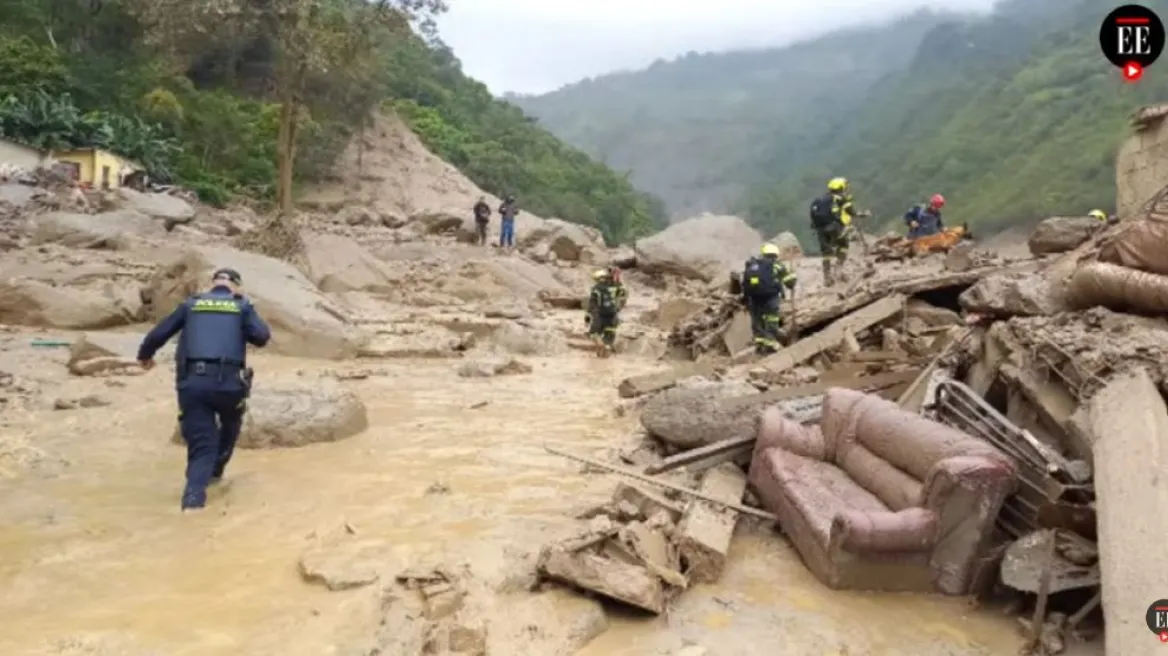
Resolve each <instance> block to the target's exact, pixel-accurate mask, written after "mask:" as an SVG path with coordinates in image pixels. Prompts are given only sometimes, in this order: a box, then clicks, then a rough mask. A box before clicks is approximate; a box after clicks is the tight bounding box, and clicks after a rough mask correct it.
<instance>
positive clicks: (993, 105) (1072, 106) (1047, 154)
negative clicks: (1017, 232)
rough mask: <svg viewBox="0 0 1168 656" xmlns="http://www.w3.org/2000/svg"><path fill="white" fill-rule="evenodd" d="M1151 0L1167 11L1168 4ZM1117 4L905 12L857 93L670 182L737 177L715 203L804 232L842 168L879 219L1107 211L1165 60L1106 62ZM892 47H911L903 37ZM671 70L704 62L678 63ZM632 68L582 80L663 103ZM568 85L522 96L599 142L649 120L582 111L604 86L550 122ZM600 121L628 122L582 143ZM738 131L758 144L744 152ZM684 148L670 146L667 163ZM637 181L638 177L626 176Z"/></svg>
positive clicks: (993, 221) (990, 218)
mask: <svg viewBox="0 0 1168 656" xmlns="http://www.w3.org/2000/svg"><path fill="white" fill-rule="evenodd" d="M1144 4H1145V5H1146V6H1148V7H1150V8H1152V9H1153V10H1155V11H1157V12H1158V13H1160V14H1161V15H1162V16H1163V15H1168V0H1149V1H1148V2H1146V3H1144ZM1114 7H1115V3H1114V2H1104V1H1103V0H1005V1H1003V2H1000V3H999V4H998V6H997V7H996V9H995V12H994V13H993V14H992V15H990V16H985V17H952V16H950V17H937V16H930V15H928V14H918V15H916V16H914V17H913V19H909V20H914V19H915V20H918V21H923V22H925V23H926V25H925V26H924V28H923V29H922V30H920V31H919V32H917V33H915V34H916V37H915V38H914V39H912V40H911V44H910V45H908V46H907V47H906V48H905V50H906V52H907V53H908V56H907V57H905V58H904V59H903V60H900V61H894V58H889V59H885V60H884V61H885V64H887V65H888V69H887V70H886V71H885V73H884V74H883V75H881V76H879V79H875V80H873V82H872V83H871V84H870V85H868V86H867V87H865V88H864V89H863V92H862V93H861V94H860V95H859V97H858V98H857V99H856V100H855V101H854V102H852V103H850V104H849V103H841V105H842V106H843V107H845V108H846V109H844V110H843V111H834V112H833V111H831V110H830V109H828V108H827V107H828V106H827V105H825V106H824V107H825V109H824V111H822V112H820V113H818V114H814V115H813V118H814V120H811V121H806V120H804V121H798V120H783V119H785V118H786V116H785V115H784V114H783V113H782V112H781V111H780V110H779V109H775V110H774V112H773V114H774V117H775V119H776V120H775V121H774V122H775V123H783V124H784V125H787V126H790V127H791V129H788V128H786V127H778V128H774V129H772V130H771V131H770V133H769V134H767V133H765V132H763V131H761V130H755V131H753V132H752V133H751V135H749V138H748V137H746V136H740V140H739V141H735V140H730V139H727V140H726V141H724V142H723V143H721V144H717V143H707V144H705V145H704V146H703V148H704V149H705V150H706V151H707V152H713V153H715V154H714V155H712V156H711V157H710V158H709V159H708V160H704V159H703V157H702V156H701V154H700V153H697V152H693V153H690V154H689V155H688V156H687V157H686V158H685V159H686V160H687V161H689V162H692V163H693V164H695V170H693V171H688V172H685V174H684V175H682V174H677V175H676V177H674V178H671V180H677V181H682V180H686V181H693V180H696V179H700V178H701V176H702V175H703V173H704V174H706V175H709V176H712V177H714V178H717V179H719V181H720V182H721V183H727V182H730V183H733V185H735V186H741V187H742V188H745V189H746V190H745V192H744V193H741V194H738V195H736V196H735V197H734V198H733V200H731V201H729V202H727V203H726V204H724V205H722V206H721V207H718V208H716V209H728V210H732V211H738V212H740V213H743V214H745V215H747V216H749V218H750V219H751V221H752V222H753V223H755V224H756V225H758V226H760V227H762V228H764V229H765V231H767V232H770V231H776V230H779V229H793V230H795V231H796V232H797V233H801V234H806V224H807V218H806V207H807V203H808V201H809V199H810V198H811V197H812V196H814V195H815V194H818V193H820V192H821V190H822V189H823V184H824V182H825V181H826V180H827V179H828V178H829V177H831V176H835V175H843V176H846V177H848V178H849V179H850V180H851V181H852V184H853V187H854V190H855V192H856V195H857V201H858V204H859V205H860V206H862V207H870V208H871V209H873V211H874V212H875V213H876V222H878V223H881V224H883V223H885V222H895V221H897V220H898V217H899V215H900V214H901V213H903V211H904V210H905V209H906V207H907V206H908V205H909V204H910V203H912V202H916V201H920V200H923V199H924V198H925V197H926V195H927V194H931V193H934V192H940V193H943V194H945V196H946V197H947V199H948V200H949V206H948V208H947V209H948V214H947V215H948V217H950V220H953V221H969V222H970V224H971V225H972V226H973V227H974V228H975V229H979V230H981V231H982V232H990V231H993V230H996V229H1001V228H1004V227H1008V226H1011V225H1015V224H1018V223H1026V222H1029V221H1032V220H1034V219H1037V218H1039V217H1042V216H1046V215H1051V214H1058V213H1083V212H1086V211H1087V210H1089V209H1091V208H1093V207H1101V208H1104V209H1108V208H1110V207H1111V206H1112V204H1113V203H1114V194H1115V191H1114V188H1115V173H1114V156H1115V152H1116V150H1117V148H1118V146H1119V144H1120V142H1121V141H1122V139H1123V138H1124V137H1125V136H1126V134H1127V127H1126V121H1127V117H1128V115H1129V114H1130V112H1131V111H1132V110H1133V109H1135V108H1136V107H1138V106H1139V105H1141V104H1145V103H1148V102H1154V101H1159V100H1164V99H1165V97H1166V96H1168V67H1166V66H1165V65H1163V64H1162V63H1161V64H1159V65H1157V66H1153V67H1152V68H1150V69H1149V70H1148V71H1147V72H1146V73H1145V75H1144V79H1143V80H1142V81H1141V82H1140V83H1139V84H1135V85H1131V84H1125V83H1124V82H1123V81H1122V79H1121V77H1120V75H1119V73H1118V71H1116V70H1115V69H1114V68H1112V67H1111V66H1110V65H1109V64H1108V63H1107V62H1106V60H1105V59H1104V58H1103V56H1102V54H1101V53H1100V51H1099V46H1098V30H1099V24H1100V22H1101V21H1102V19H1103V17H1104V16H1106V14H1107V13H1108V12H1109V11H1111V9H1113V8H1114ZM883 29H885V30H887V31H886V32H881V28H873V29H872V30H870V31H869V32H868V34H870V35H871V36H870V38H872V39H873V40H876V41H879V40H881V39H889V38H891V36H892V33H895V34H898V35H901V36H905V35H908V34H909V32H907V31H906V30H905V29H904V28H902V27H899V24H893V25H890V26H887V27H886V28H883ZM833 38H838V35H837V36H832V37H825V39H820V40H817V41H814V42H811V43H808V44H803V45H796V46H793V47H792V48H791V49H788V50H781V51H773V52H771V54H770V57H771V60H772V61H773V62H779V61H794V55H793V54H792V52H794V51H798V50H799V49H800V48H807V49H814V48H820V49H822V48H826V47H827V46H826V45H825V44H826V43H828V42H829V41H830V39H833ZM900 43H901V45H902V46H904V45H905V44H906V43H909V40H905V39H902V40H901V42H900ZM808 51H810V50H808ZM756 54H758V55H759V56H762V54H761V53H756ZM728 56H729V55H722V56H718V55H706V56H702V57H700V58H699V59H704V60H705V64H706V65H707V66H711V65H713V62H716V61H719V59H718V57H728ZM784 58H785V59H784ZM727 61H728V60H727ZM671 66H676V67H682V68H683V69H685V70H691V71H696V70H697V67H696V66H695V64H694V63H693V62H691V63H690V64H688V65H687V64H686V61H685V60H684V59H683V60H681V61H679V62H675V63H674V64H672V65H671ZM776 66H777V64H776ZM676 74H677V75H681V73H676ZM726 75H729V73H728V72H725V71H724V75H722V76H717V75H715V76H713V77H715V78H719V79H718V81H716V82H714V81H710V82H706V83H702V82H700V78H699V77H696V73H695V77H694V78H693V79H691V81H690V86H691V94H692V95H691V99H692V101H693V102H691V105H690V106H691V109H692V111H694V112H697V111H699V110H698V109H697V107H696V105H697V104H698V102H699V101H698V99H699V98H703V97H705V98H707V101H706V105H705V107H706V108H707V111H706V112H704V117H705V119H704V121H705V122H697V121H695V122H693V124H692V125H690V126H687V125H686V124H684V123H676V122H675V123H674V124H673V125H672V127H671V131H672V132H673V133H674V134H675V135H677V136H676V138H677V140H678V142H682V143H684V142H686V139H687V138H689V136H690V135H701V134H704V133H705V132H704V130H705V126H706V125H708V124H709V123H716V122H719V121H722V120H723V118H724V115H722V114H717V113H716V112H715V111H714V110H713V109H712V108H713V107H714V106H715V104H716V103H715V102H714V99H717V98H720V97H724V96H726V95H728V94H729V92H728V91H727V90H726V89H725V88H724V85H725V83H726V82H725V76H726ZM636 76H641V77H640V79H639V80H629V79H628V78H629V77H630V75H629V74H625V75H622V76H615V77H614V80H612V81H609V80H608V79H607V78H601V79H599V80H596V81H592V82H590V83H588V86H590V88H592V89H593V93H595V94H598V95H600V94H601V90H603V89H606V88H608V87H609V85H614V84H617V81H621V82H620V83H621V84H622V85H623V86H624V87H625V88H627V89H628V91H626V95H625V96H623V98H624V100H623V101H622V102H623V103H624V104H623V105H621V106H622V107H624V106H634V105H637V104H638V103H640V104H649V103H653V102H657V101H656V100H655V98H656V96H653V95H652V94H653V93H654V92H653V91H652V90H654V89H657V88H659V87H660V86H661V85H662V84H663V82H661V81H660V80H662V79H663V78H664V76H663V74H661V73H660V72H658V73H654V71H653V69H649V70H647V71H643V72H640V73H636V74H631V77H634V78H635V77H636ZM634 89H643V90H644V94H643V95H641V96H638V95H637V94H636V93H634V91H632V90H634ZM706 89H708V90H709V92H708V93H706V94H705V95H704V96H703V90H706ZM569 92H573V93H574V92H575V88H569V89H565V90H561V91H559V92H555V93H554V94H550V97H542V98H535V99H526V100H523V101H521V102H522V104H523V105H524V106H525V107H526V108H527V109H528V110H529V111H530V112H531V113H533V114H535V115H536V116H538V117H540V118H541V121H544V123H545V125H547V126H548V127H549V128H550V129H552V130H553V131H557V132H558V133H559V134H561V136H563V137H564V138H565V139H568V140H569V141H571V142H573V143H575V144H577V145H579V146H581V147H584V148H585V149H589V150H591V151H592V152H601V149H602V148H603V147H604V146H605V145H606V143H611V142H620V140H621V139H628V140H630V141H632V140H635V139H636V138H637V137H636V135H639V134H643V133H647V132H650V131H651V130H652V129H653V128H652V127H650V125H652V124H654V121H653V120H649V125H640V126H638V125H633V126H629V124H628V123H627V122H622V121H627V119H626V117H625V115H624V114H621V113H619V112H613V114H615V115H616V118H614V119H613V120H612V121H611V122H609V121H608V119H607V118H606V114H604V113H602V112H596V113H588V111H587V108H589V107H597V106H604V103H605V102H606V101H604V100H602V99H599V98H597V99H593V100H592V101H590V103H585V102H583V100H582V99H581V101H580V102H579V103H578V104H577V106H578V107H579V109H578V113H577V114H576V115H574V117H573V118H572V119H571V120H572V121H574V125H588V126H591V129H592V130H593V132H592V133H584V132H580V131H576V132H573V131H572V130H569V129H566V128H562V127H559V126H560V125H563V124H564V123H566V122H567V120H566V118H565V114H562V113H557V112H552V111H550V110H549V113H548V114H547V118H546V119H545V118H544V114H543V113H542V112H543V111H544V110H543V109H542V107H543V105H545V104H549V103H552V102H553V100H554V102H555V105H554V106H556V107H561V106H564V107H566V106H568V105H571V104H572V103H569V102H566V101H565V98H564V97H563V96H562V95H560V96H557V94H566V93H569ZM742 92H743V93H747V90H745V89H744V90H743V91H742ZM646 96H648V97H646ZM561 102H562V103H563V104H562V105H561V104H560V103H561ZM791 104H795V101H794V100H790V99H789V100H788V108H789V106H790V105H791ZM770 106H771V107H780V106H781V104H779V103H777V102H775V103H770ZM557 111H559V110H557ZM564 111H566V110H564ZM727 120H729V119H727ZM609 125H612V126H626V127H625V129H628V133H627V134H623V135H622V133H620V132H619V131H616V130H615V129H614V130H609V131H607V132H604V133H605V134H606V139H608V142H605V143H590V142H588V141H586V140H585V139H583V138H582V137H581V136H580V135H581V134H596V133H600V132H603V131H604V130H605V129H607V126H609ZM741 140H747V141H751V142H753V143H756V144H760V146H761V147H758V148H755V149H745V148H741V147H740V146H739V145H738V144H739V143H741ZM634 143H636V142H635V141H634ZM632 148H633V147H632V146H629V149H630V151H632V152H628V151H626V154H625V156H627V157H636V158H640V160H641V161H645V162H646V166H647V167H648V169H649V170H655V169H652V165H653V163H654V162H655V161H656V160H655V159H654V154H653V153H654V148H653V147H649V146H648V145H646V147H645V148H644V149H643V150H642V149H637V150H635V151H633V150H632ZM638 148H639V147H638ZM678 157H679V154H678V153H677V152H676V151H674V152H671V153H669V154H668V155H665V156H663V160H664V161H665V162H666V163H668V162H670V161H672V160H674V159H676V158H678ZM728 159H729V160H735V161H736V162H737V168H734V167H728V166H727V165H726V160H728ZM614 163H617V164H618V166H619V165H622V164H624V162H623V161H622V162H615V160H614ZM699 163H701V164H702V165H701V166H697V165H698V164H699ZM634 180H643V178H642V177H638V176H637V175H636V174H635V175H634ZM682 184H684V182H682ZM646 188H653V189H658V191H661V188H659V187H654V186H649V185H646ZM665 198H666V200H667V201H669V202H671V203H672V207H674V208H677V207H685V206H686V200H685V199H684V198H679V197H677V196H670V195H665Z"/></svg>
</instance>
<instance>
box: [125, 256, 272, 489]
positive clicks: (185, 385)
mask: <svg viewBox="0 0 1168 656" xmlns="http://www.w3.org/2000/svg"><path fill="white" fill-rule="evenodd" d="M242 283H243V280H242V278H241V277H240V275H239V273H238V272H236V271H235V270H233V269H219V270H218V271H216V272H215V273H214V274H213V275H212V276H211V289H210V291H208V292H206V293H203V294H196V295H194V296H192V297H190V298H188V299H187V300H186V301H184V302H183V303H182V304H181V305H179V306H178V308H177V309H175V311H174V312H172V313H171V314H170V316H168V317H166V318H165V319H163V320H162V321H160V322H159V323H158V325H156V326H154V328H153V329H152V330H151V331H150V332H149V333H147V334H146V337H145V338H143V339H142V345H141V346H140V347H139V348H138V362H139V363H141V365H142V367H143V368H144V369H147V370H149V369H151V368H153V367H154V354H155V353H157V352H158V349H160V348H162V347H163V345H165V344H166V342H167V340H169V339H170V338H171V337H174V336H175V335H176V334H178V333H179V332H180V331H181V333H182V334H181V335H180V336H179V339H178V347H177V349H176V353H175V367H176V378H177V381H176V382H177V385H176V386H177V388H178V410H179V426H180V428H181V429H182V436H183V440H184V441H185V442H186V443H187V471H186V477H187V483H186V489H185V490H183V496H182V508H183V510H197V509H199V508H202V507H203V506H205V505H206V503H207V486H208V485H210V484H211V483H212V482H214V481H217V480H219V479H221V478H222V476H223V471H224V469H225V468H226V467H227V463H228V462H229V461H230V460H231V455H232V453H233V452H234V450H235V441H236V440H237V439H238V438H239V431H240V429H241V428H242V426H243V413H244V410H245V403H246V399H247V397H248V394H249V393H250V392H251V370H250V369H248V368H247V362H246V359H247V358H246V356H247V345H248V344H252V345H254V346H261V347H262V346H264V345H265V344H267V343H268V340H270V339H271V337H272V332H271V330H270V329H269V328H268V325H267V324H266V323H264V320H263V319H261V318H260V316H259V314H258V313H257V312H256V310H255V308H254V307H252V304H251V302H249V301H248V300H247V298H245V297H244V296H243V295H242V294H241V293H240V290H239V287H240V285H241V284H242Z"/></svg>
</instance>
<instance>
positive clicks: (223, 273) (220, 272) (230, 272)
mask: <svg viewBox="0 0 1168 656" xmlns="http://www.w3.org/2000/svg"><path fill="white" fill-rule="evenodd" d="M219 278H227V279H228V280H230V281H231V282H233V283H235V284H236V285H240V284H243V276H241V275H239V272H238V271H236V270H235V269H227V268H223V269H216V270H215V273H213V274H211V280H218V279H219Z"/></svg>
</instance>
